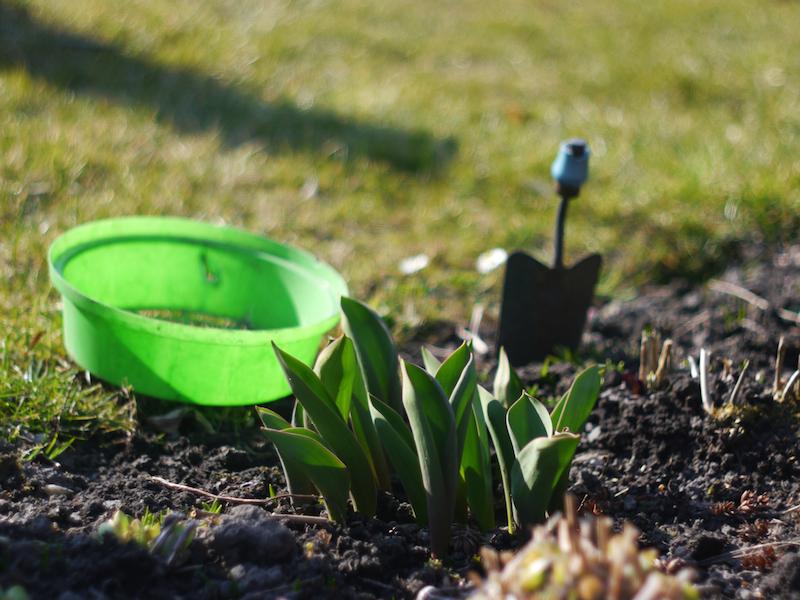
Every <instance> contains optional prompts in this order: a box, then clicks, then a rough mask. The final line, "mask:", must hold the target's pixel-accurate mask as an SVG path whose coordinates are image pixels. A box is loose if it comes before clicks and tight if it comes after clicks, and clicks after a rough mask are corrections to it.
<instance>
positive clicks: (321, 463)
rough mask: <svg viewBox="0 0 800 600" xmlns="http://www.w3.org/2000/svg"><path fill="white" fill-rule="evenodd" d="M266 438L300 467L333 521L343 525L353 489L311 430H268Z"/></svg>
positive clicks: (339, 463)
mask: <svg viewBox="0 0 800 600" xmlns="http://www.w3.org/2000/svg"><path fill="white" fill-rule="evenodd" d="M264 434H265V435H266V437H267V439H268V440H269V441H271V442H272V443H273V444H275V447H276V448H277V449H278V452H279V454H280V455H281V456H282V457H285V458H287V459H289V460H291V462H293V463H294V464H296V465H298V468H301V469H302V471H303V474H304V475H305V476H306V477H307V478H308V479H309V480H310V481H311V482H312V483H313V484H314V487H315V488H316V489H317V490H319V493H320V495H321V496H322V499H323V501H324V502H325V506H326V507H327V509H328V514H329V515H330V517H331V519H333V520H334V521H337V522H339V523H344V522H345V521H346V520H347V492H348V489H349V487H350V478H349V476H348V474H347V467H345V465H344V463H343V462H342V461H341V460H339V459H338V458H337V457H336V455H335V454H334V453H333V452H331V451H330V450H328V449H327V448H326V447H325V446H324V445H323V444H322V443H321V442H320V441H319V440H318V439H315V434H314V432H313V431H311V430H310V429H301V428H289V429H284V430H283V431H278V430H277V429H265V430H264Z"/></svg>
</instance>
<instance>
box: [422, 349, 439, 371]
mask: <svg viewBox="0 0 800 600" xmlns="http://www.w3.org/2000/svg"><path fill="white" fill-rule="evenodd" d="M422 364H424V365H425V370H426V371H427V372H428V373H430V374H431V375H435V374H436V371H438V370H439V367H440V366H441V365H442V362H441V361H440V360H439V359H438V358H436V357H435V356H434V355H433V354H432V353H431V351H430V350H428V349H427V348H426V347H425V346H423V347H422Z"/></svg>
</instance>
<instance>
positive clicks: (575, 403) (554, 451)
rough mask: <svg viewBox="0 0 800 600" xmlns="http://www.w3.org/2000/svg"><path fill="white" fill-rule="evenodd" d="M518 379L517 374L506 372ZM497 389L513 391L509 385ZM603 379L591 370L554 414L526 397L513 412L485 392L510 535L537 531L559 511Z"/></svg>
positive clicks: (580, 377)
mask: <svg viewBox="0 0 800 600" xmlns="http://www.w3.org/2000/svg"><path fill="white" fill-rule="evenodd" d="M505 373H506V375H504V376H503V377H507V378H508V379H511V378H512V377H515V374H514V372H513V369H511V368H510V366H509V367H508V369H507V370H506V371H505ZM495 387H496V389H501V390H502V389H507V388H508V385H507V384H506V383H505V382H503V381H500V382H498V381H496V382H495ZM599 391H600V374H599V369H598V367H596V366H592V367H589V368H588V369H586V370H584V371H583V372H581V373H579V374H578V376H577V377H576V378H575V380H574V381H573V383H572V386H571V387H570V389H569V391H568V392H567V393H566V394H564V396H563V397H562V398H561V400H560V401H559V402H558V403H557V404H556V406H555V407H554V408H553V411H552V413H549V414H548V412H547V410H546V409H545V407H544V406H543V405H542V404H541V403H540V402H539V401H538V400H536V399H535V398H532V397H531V396H529V395H528V394H527V393H525V392H523V393H522V394H521V396H520V397H519V398H518V399H517V400H516V402H514V403H513V404H512V405H511V407H510V408H508V410H506V409H505V406H504V403H503V402H501V401H500V400H498V399H497V398H495V397H494V396H492V395H491V394H489V392H487V391H486V390H483V389H482V388H481V389H479V394H480V400H481V405H482V409H483V413H484V417H485V421H486V423H487V425H488V428H489V432H490V434H491V437H492V441H493V442H494V446H495V451H496V453H497V458H498V463H499V466H500V474H501V477H502V480H503V490H504V494H505V500H506V512H507V517H508V525H509V530H512V531H513V529H514V525H515V523H516V524H519V525H526V526H527V525H531V524H533V523H539V522H541V521H543V520H544V519H545V516H546V515H547V513H548V512H553V511H554V510H555V509H557V508H559V506H560V504H561V502H562V498H563V494H564V491H565V490H566V488H567V485H568V483H569V480H568V476H569V467H570V464H571V462H572V457H573V456H574V454H575V449H576V448H577V446H578V441H579V439H580V437H579V435H578V432H580V431H581V430H582V428H583V425H584V423H585V422H586V419H587V418H588V417H589V414H590V413H591V411H592V408H593V407H594V405H595V402H596V401H597V395H598V393H599Z"/></svg>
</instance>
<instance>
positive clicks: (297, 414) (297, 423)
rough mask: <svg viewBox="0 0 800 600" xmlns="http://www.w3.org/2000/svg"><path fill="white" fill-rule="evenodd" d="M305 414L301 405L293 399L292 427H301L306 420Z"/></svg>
mask: <svg viewBox="0 0 800 600" xmlns="http://www.w3.org/2000/svg"><path fill="white" fill-rule="evenodd" d="M305 417H306V415H305V412H304V411H303V405H302V404H300V403H299V402H298V401H297V400H295V401H294V408H293V409H292V427H303V426H306V427H308V425H305V421H306V418H305Z"/></svg>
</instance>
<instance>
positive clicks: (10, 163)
mask: <svg viewBox="0 0 800 600" xmlns="http://www.w3.org/2000/svg"><path fill="white" fill-rule="evenodd" d="M0 11H1V12H0V220H1V222H0V309H2V310H5V311H6V317H5V318H4V321H3V326H4V327H5V329H6V330H7V331H6V332H0V337H3V338H5V339H6V340H7V341H6V352H7V353H10V354H8V356H11V357H12V359H9V360H11V362H13V363H14V366H15V367H16V368H11V367H9V369H8V370H6V371H4V373H3V374H2V377H3V378H5V380H4V382H3V384H2V385H4V386H9V387H8V388H4V389H16V387H15V386H19V385H21V384H20V383H19V381H18V379H19V375H18V370H23V371H24V369H25V368H27V367H26V365H27V364H28V363H26V362H25V361H26V360H28V359H26V358H25V348H24V345H25V341H24V340H25V335H26V333H25V332H28V333H30V334H35V333H36V331H38V330H39V329H41V330H44V331H45V332H46V333H45V335H46V338H47V340H48V344H49V347H50V348H51V349H52V351H51V352H50V353H49V354H47V356H46V357H45V358H44V360H45V361H46V363H47V366H46V368H47V373H48V377H49V378H50V379H48V381H51V383H50V384H48V385H49V386H51V387H50V388H47V389H48V390H49V391H48V393H47V394H45V393H40V394H39V395H38V396H36V397H37V398H39V402H41V403H43V404H46V403H47V400H46V398H47V396H48V394H52V395H53V397H54V398H58V397H62V396H63V395H64V394H67V393H68V392H67V390H68V389H70V388H69V386H70V385H73V384H72V383H70V382H71V381H72V379H71V378H73V375H72V374H67V373H66V372H65V373H60V372H58V371H57V370H56V366H55V365H56V362H55V357H56V356H63V350H62V349H61V347H60V342H59V333H58V327H59V317H58V311H57V310H56V302H57V298H56V296H55V294H54V293H53V292H51V291H50V286H49V283H48V281H47V271H46V265H45V251H46V248H47V245H48V244H49V243H50V241H52V239H53V238H54V236H55V235H57V234H58V233H60V232H62V231H64V230H65V229H67V228H69V227H71V226H73V225H75V224H77V223H80V222H84V221H88V220H91V219H96V218H101V217H107V216H113V215H121V214H134V213H135V214H177V215H186V216H191V217H194V218H198V219H205V220H209V221H212V222H221V221H225V222H229V223H232V224H236V225H240V226H243V227H246V228H248V229H251V230H254V231H257V232H260V233H263V234H266V235H269V236H272V237H275V238H277V239H279V240H283V241H288V242H291V243H295V244H297V245H300V246H302V247H304V248H307V249H310V250H312V251H313V252H315V253H316V254H317V255H319V256H320V257H322V258H323V259H325V260H327V261H329V262H331V263H332V264H333V265H334V266H335V267H337V268H338V269H339V270H341V272H342V273H343V274H344V276H345V277H346V278H347V280H348V282H349V283H350V286H351V290H352V291H353V293H354V294H355V295H356V296H358V297H360V298H363V299H367V300H370V301H371V302H372V303H373V304H374V305H376V306H379V307H380V308H381V309H382V310H385V311H388V312H390V313H391V314H392V315H393V316H394V318H395V321H398V322H402V321H403V320H408V319H418V318H419V319H423V318H430V317H443V318H450V319H458V320H463V319H464V318H465V317H466V316H468V314H469V311H470V309H471V306H472V304H473V303H474V302H476V301H478V300H480V301H482V302H485V303H487V304H488V305H489V311H490V312H491V311H495V312H496V310H497V303H498V299H499V277H500V273H499V272H497V271H496V272H494V273H491V274H489V275H486V276H481V275H478V274H477V273H476V272H475V268H474V263H475V260H476V258H477V256H478V255H479V254H480V253H481V252H483V251H485V250H487V249H489V248H492V247H495V246H499V247H504V248H507V249H509V250H510V249H514V248H516V247H524V248H528V249H530V250H532V251H534V252H535V253H537V254H538V255H540V256H547V255H548V253H549V239H550V229H551V226H552V221H553V217H554V212H555V208H556V202H555V200H554V199H553V197H552V193H551V191H550V183H549V180H548V167H549V163H550V161H551V160H552V157H553V155H554V153H555V150H556V147H557V144H558V142H559V141H560V140H561V139H563V138H566V137H569V136H571V135H576V134H580V135H583V136H585V137H586V138H587V139H588V140H589V142H590V144H591V146H592V148H593V152H594V154H593V158H592V178H591V181H590V182H589V184H588V185H587V187H586V189H585V193H584V194H583V195H582V196H581V197H580V198H579V199H578V200H576V204H575V205H574V207H573V209H572V211H571V215H570V222H569V225H568V232H567V257H568V259H569V258H572V259H574V258H575V257H577V256H579V255H580V254H581V253H584V252H588V251H601V252H603V253H604V254H605V255H606V257H607V266H606V269H605V271H604V276H603V280H602V286H601V287H602V291H603V292H604V293H619V292H620V291H622V290H629V289H631V288H632V287H634V286H636V285H639V284H642V283H645V282H648V281H652V280H664V279H666V278H669V277H672V276H674V275H680V276H686V277H702V276H704V275H706V274H707V273H709V272H710V271H712V270H713V269H716V268H719V266H720V265H721V264H724V261H725V260H727V259H729V258H730V256H731V255H732V253H733V252H734V250H735V248H736V244H737V243H738V242H740V241H750V240H753V239H766V240H768V241H774V240H780V239H791V238H792V237H793V236H795V235H796V234H797V231H798V229H800V227H798V226H799V225H800V217H798V215H800V158H798V153H797V148H798V147H800V77H798V73H800V36H797V35H796V24H797V23H798V22H800V4H798V3H796V2H781V1H770V2H764V3H758V4H754V3H752V2H746V1H745V0H728V1H721V0H720V1H714V2H703V3H697V2H694V1H690V0H671V1H669V2H661V3H653V4H648V5H646V6H644V5H642V4H641V3H639V2H634V1H633V0H618V1H616V2H613V3H591V2H571V3H563V2H550V1H540V2H535V3H531V2H522V1H508V2H502V3H500V4H499V5H498V4H496V3H495V4H493V3H485V2H477V1H473V0H467V1H463V2H452V3H436V2H434V3H430V2H428V3H426V2H419V1H418V0H413V1H412V0H406V1H399V2H383V3H370V2H360V1H353V0H344V1H340V2H331V1H303V2H269V3H264V2H260V1H256V0H243V1H241V0H240V1H233V0H206V1H204V2H196V1H193V0H179V1H177V2H170V3H164V2H157V1H155V0H137V1H134V2H127V3H108V2H102V1H101V0H34V1H30V2H19V1H16V0H15V1H13V2H12V1H10V0H0ZM420 252H425V253H427V254H428V255H430V257H431V263H430V266H429V267H428V268H427V269H425V270H423V271H421V272H420V273H417V274H415V275H413V276H403V275H401V274H400V272H399V270H398V267H397V265H398V262H399V261H400V259H402V258H403V257H405V256H409V255H412V254H417V253H420ZM31 307H39V308H38V309H37V311H38V312H36V314H35V315H34V316H32V315H31V310H30V309H31ZM12 309H13V310H12ZM59 382H60V383H59ZM75 385H77V384H75ZM99 397H101V396H98V398H99ZM2 402H4V403H7V402H9V401H8V400H7V399H3V400H2ZM53 402H55V400H53ZM3 411H4V412H3V415H4V417H3V419H8V418H10V417H8V416H6V415H8V414H9V412H8V409H7V407H5V406H4V407H3ZM90 412H91V411H90ZM11 414H13V413H11ZM13 418H18V417H13ZM46 422H50V421H48V420H47V419H44V420H42V421H41V422H40V423H39V425H38V427H46V425H45V424H44V423H46Z"/></svg>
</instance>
